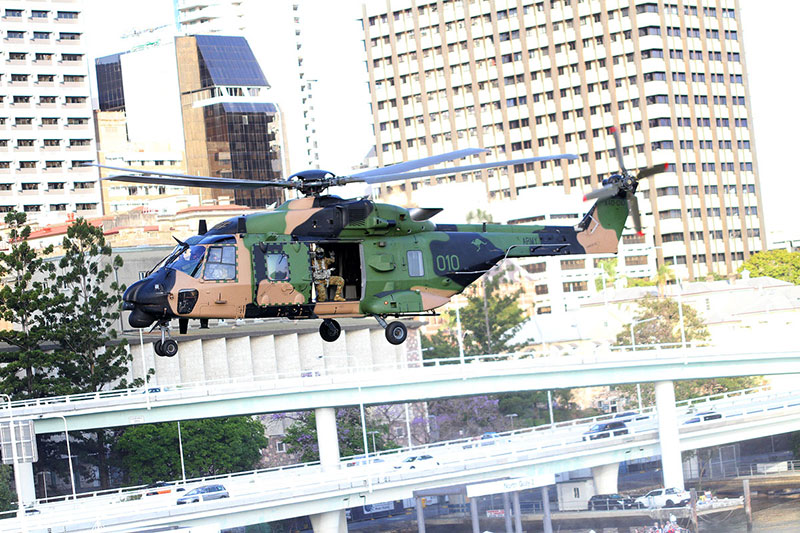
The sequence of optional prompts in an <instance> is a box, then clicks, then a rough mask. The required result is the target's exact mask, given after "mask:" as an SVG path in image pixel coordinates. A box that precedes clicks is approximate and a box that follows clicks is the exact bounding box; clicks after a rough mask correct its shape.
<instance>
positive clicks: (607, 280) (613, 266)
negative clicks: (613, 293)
mask: <svg viewBox="0 0 800 533" xmlns="http://www.w3.org/2000/svg"><path fill="white" fill-rule="evenodd" d="M597 266H599V267H600V268H601V269H602V270H603V272H602V275H601V277H599V278H597V279H595V280H594V286H595V288H596V289H597V290H598V292H599V291H602V290H603V289H606V288H608V287H613V286H614V282H616V281H617V258H616V257H610V258H608V259H601V260H600V261H598V262H597Z"/></svg>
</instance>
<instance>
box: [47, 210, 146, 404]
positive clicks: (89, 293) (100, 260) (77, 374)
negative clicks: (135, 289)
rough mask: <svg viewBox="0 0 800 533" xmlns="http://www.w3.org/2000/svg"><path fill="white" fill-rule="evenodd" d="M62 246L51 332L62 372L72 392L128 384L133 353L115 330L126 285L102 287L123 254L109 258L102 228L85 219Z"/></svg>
mask: <svg viewBox="0 0 800 533" xmlns="http://www.w3.org/2000/svg"><path fill="white" fill-rule="evenodd" d="M63 248H64V256H63V257H62V258H61V260H60V261H59V264H58V266H59V273H58V275H57V277H56V280H57V282H58V289H57V291H58V297H57V298H56V299H55V301H56V302H57V305H58V322H57V323H56V324H54V326H55V327H54V332H53V333H54V337H55V339H56V340H57V342H58V344H59V349H60V352H61V353H60V355H61V362H60V364H59V372H60V373H61V375H62V376H64V377H66V378H67V379H68V380H69V382H70V383H71V384H72V386H73V391H72V392H74V393H79V392H97V391H99V390H101V389H103V388H104V387H105V386H106V385H108V384H110V383H114V382H117V381H119V383H118V384H117V388H128V387H129V386H130V385H129V384H128V383H127V381H126V380H125V379H124V378H123V379H120V378H122V377H123V376H125V375H126V374H127V372H128V364H129V363H130V361H131V360H132V356H131V355H130V354H129V353H128V351H127V350H126V345H127V342H126V341H125V340H122V341H121V342H117V332H116V330H115V329H114V326H115V323H116V321H117V320H118V319H119V316H120V304H121V301H122V291H123V290H124V286H120V285H119V284H118V283H117V282H116V281H111V282H110V291H111V292H106V290H105V288H104V286H105V284H106V283H107V282H108V281H109V278H110V276H111V275H112V272H113V271H114V269H118V268H120V267H121V266H122V258H121V257H120V256H115V257H114V258H113V259H112V258H111V246H109V245H108V244H107V243H106V241H105V237H104V236H103V230H102V228H99V227H95V226H93V225H92V224H89V223H88V222H86V220H84V219H83V218H79V219H78V220H77V221H76V222H75V223H74V224H72V225H71V226H70V227H69V228H67V236H66V237H65V238H64V241H63ZM139 385H141V383H139Z"/></svg>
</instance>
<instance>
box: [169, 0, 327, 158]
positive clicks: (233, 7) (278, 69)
mask: <svg viewBox="0 0 800 533" xmlns="http://www.w3.org/2000/svg"><path fill="white" fill-rule="evenodd" d="M303 17H304V14H303V4H302V3H301V2H299V1H297V0H273V1H270V2H241V1H239V0H215V1H211V2H208V1H204V2H199V1H197V0H178V2H177V23H178V28H179V31H180V32H182V33H184V34H186V35H192V34H212V35H213V34H221V35H241V36H244V37H245V38H247V41H248V42H249V43H250V46H251V47H252V49H253V52H254V54H255V56H256V57H257V58H258V60H259V62H260V64H261V65H262V67H263V69H264V71H265V72H266V73H267V76H268V77H269V79H270V80H271V82H272V83H271V88H270V94H271V95H272V97H273V98H274V101H276V102H277V103H278V104H279V105H280V109H281V112H282V115H283V120H284V121H285V123H286V125H285V127H284V131H285V136H286V148H287V153H286V154H285V161H286V167H287V168H288V169H291V170H290V172H289V173H294V172H297V171H299V170H303V169H307V168H319V145H318V136H317V129H316V120H315V110H314V83H315V82H316V80H315V79H313V77H309V76H308V75H307V67H306V64H305V60H304V51H305V45H304V37H305V30H304V24H303ZM277 50H280V51H281V52H280V53H276V51H277ZM284 51H288V52H287V53H285V52H284Z"/></svg>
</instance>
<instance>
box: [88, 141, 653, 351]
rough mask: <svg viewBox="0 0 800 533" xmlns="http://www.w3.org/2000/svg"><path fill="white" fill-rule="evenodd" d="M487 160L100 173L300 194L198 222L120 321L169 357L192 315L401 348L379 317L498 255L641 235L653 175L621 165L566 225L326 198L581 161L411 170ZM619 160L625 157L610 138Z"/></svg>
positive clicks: (460, 281) (456, 288)
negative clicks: (350, 324)
mask: <svg viewBox="0 0 800 533" xmlns="http://www.w3.org/2000/svg"><path fill="white" fill-rule="evenodd" d="M617 137H618V134H617ZM617 143H619V140H618V138H617ZM485 152H486V151H485V150H480V149H463V150H458V151H455V152H449V153H445V154H441V155H438V156H432V157H427V158H423V159H419V160H415V161H407V162H404V163H398V164H395V165H390V166H387V167H382V168H377V169H371V170H365V171H361V172H356V173H354V174H350V175H347V176H337V175H334V174H332V173H330V172H327V171H324V170H307V171H304V172H299V173H297V174H294V175H292V176H291V177H290V178H289V179H287V180H285V181H268V182H264V181H252V180H243V179H232V178H212V177H203V176H190V175H184V174H168V173H157V172H144V171H142V172H139V173H137V174H119V175H115V176H110V177H107V178H104V179H107V180H118V181H126V182H135V183H149V184H163V185H179V186H185V187H210V188H217V189H219V188H240V189H254V188H258V187H281V188H284V189H289V190H297V191H299V192H300V193H301V197H299V198H297V199H292V200H288V201H286V202H285V203H283V204H282V205H280V206H278V207H276V208H274V209H272V210H268V211H264V212H259V213H254V214H248V215H243V216H238V217H234V218H231V219H228V220H226V221H224V222H221V223H220V224H217V225H216V226H214V227H213V228H211V229H209V230H207V229H206V227H205V226H206V224H205V222H204V221H201V222H200V230H199V232H198V235H196V236H193V237H191V238H189V239H186V241H185V242H184V241H178V245H177V246H176V247H175V249H174V250H173V251H172V252H171V253H170V254H169V255H168V256H166V257H165V258H164V259H162V260H161V261H160V262H159V263H158V264H156V265H155V266H154V267H153V268H152V270H151V271H150V272H149V273H148V275H147V276H146V277H145V278H144V279H142V280H139V281H137V282H135V283H133V284H132V285H131V286H130V287H129V288H128V289H127V290H126V291H125V294H124V296H123V309H124V310H128V311H131V314H130V316H129V319H128V320H129V323H130V325H131V326H132V327H134V328H147V327H151V326H153V329H155V327H158V328H159V329H160V331H161V339H160V340H159V341H157V342H156V343H155V346H154V348H155V351H156V353H157V354H158V355H161V356H167V357H172V356H174V355H175V354H176V353H177V351H178V344H177V342H175V341H174V340H173V339H172V338H170V335H169V323H170V320H172V319H175V318H177V319H178V324H179V331H180V333H182V334H183V333H186V332H187V329H188V322H189V319H199V320H200V327H201V328H202V327H207V325H208V320H209V319H211V318H216V319H238V318H259V317H287V318H291V319H322V323H321V324H320V327H319V333H320V336H321V337H322V339H323V340H325V341H328V342H333V341H335V340H336V339H337V338H338V337H339V335H340V333H341V326H340V325H339V323H338V322H337V321H336V318H339V317H364V316H371V317H374V318H376V319H377V321H378V323H380V325H381V326H382V327H384V329H385V334H386V339H387V340H388V341H389V342H390V343H392V344H401V343H403V342H404V341H405V340H406V337H407V334H408V332H407V329H406V326H405V325H404V324H403V322H401V321H397V320H396V321H392V322H389V323H387V318H389V317H393V318H399V317H403V316H421V315H426V314H433V313H434V310H435V309H436V308H438V307H440V306H442V305H444V304H446V303H447V302H449V301H450V298H451V297H452V296H453V295H455V294H459V293H460V292H462V291H463V290H464V289H465V288H466V287H467V286H468V285H469V284H470V283H472V282H473V281H475V280H476V279H477V278H479V277H480V276H481V275H482V274H483V273H485V272H486V271H487V270H489V269H490V268H491V267H492V266H494V265H495V264H496V263H498V262H499V261H501V260H503V259H505V258H513V257H532V256H534V257H538V256H549V255H568V254H586V253H614V252H616V251H617V246H618V242H619V239H620V236H621V233H622V230H623V227H624V225H625V222H626V220H627V217H628V214H629V211H632V212H633V215H634V222H635V224H636V228H637V230H639V229H640V222H639V216H638V207H637V205H636V198H635V196H634V195H633V193H634V192H635V191H636V187H637V184H638V180H639V179H642V178H643V177H645V176H648V175H651V174H654V173H656V172H660V171H661V169H662V167H661V166H659V167H652V168H649V169H646V170H644V171H643V172H641V173H640V174H639V175H638V176H633V175H631V174H630V173H629V172H628V171H627V170H625V168H624V166H622V165H621V167H622V170H621V171H620V173H619V174H615V175H613V176H611V177H610V178H608V179H606V180H604V187H603V188H600V189H597V190H595V191H592V192H591V193H589V194H588V195H587V198H586V199H592V198H595V199H597V201H596V202H595V204H594V205H593V206H592V207H591V209H590V210H589V212H588V213H587V214H586V215H585V217H584V218H583V219H582V220H581V221H580V222H579V223H578V224H577V225H576V226H543V225H503V224H486V223H483V224H434V223H433V222H432V221H430V220H429V219H430V218H431V217H432V216H433V215H435V214H437V213H438V212H439V211H441V209H419V208H416V209H415V208H412V209H407V208H404V207H400V206H396V205H389V204H382V203H377V202H373V201H372V200H370V199H369V198H366V197H364V198H354V199H343V198H340V197H338V196H333V195H328V194H325V192H326V191H327V189H328V188H329V187H332V186H339V185H344V184H347V183H353V182H366V183H369V184H374V183H383V182H388V181H394V180H406V179H410V178H421V177H425V176H433V175H442V174H452V173H456V172H465V171H473V170H479V169H484V168H493V167H503V166H510V165H516V164H523V163H527V162H532V161H548V160H559V159H575V158H576V157H577V156H574V155H555V156H544V157H532V158H524V159H516V160H509V161H498V162H491V163H480V164H472V165H465V166H461V167H450V168H446V169H435V170H430V169H429V170H422V171H414V170H416V169H420V168H423V167H430V166H432V165H436V164H438V163H442V162H445V161H453V160H455V159H459V158H462V157H466V156H470V155H477V154H481V153H485ZM617 157H618V158H619V161H620V162H621V161H622V157H621V153H620V152H619V144H617ZM97 166H103V167H104V168H110V169H113V170H121V171H126V172H130V169H126V168H118V167H108V166H105V165H97ZM176 240H177V239H176Z"/></svg>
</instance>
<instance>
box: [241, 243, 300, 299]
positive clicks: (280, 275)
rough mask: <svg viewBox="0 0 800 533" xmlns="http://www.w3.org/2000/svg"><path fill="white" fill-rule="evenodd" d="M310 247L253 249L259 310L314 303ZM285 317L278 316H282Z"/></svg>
mask: <svg viewBox="0 0 800 533" xmlns="http://www.w3.org/2000/svg"><path fill="white" fill-rule="evenodd" d="M309 253H310V250H309V247H308V244H305V243H302V242H272V243H263V242H262V243H258V244H255V245H253V272H254V278H255V287H254V292H255V295H254V301H255V302H256V305H258V306H259V307H274V306H299V305H304V304H309V303H310V302H311V269H310V266H309V265H310V263H309V257H310V256H309ZM281 314H283V313H278V315H281Z"/></svg>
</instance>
